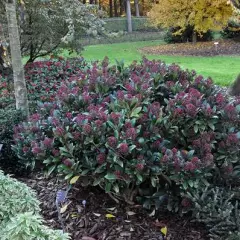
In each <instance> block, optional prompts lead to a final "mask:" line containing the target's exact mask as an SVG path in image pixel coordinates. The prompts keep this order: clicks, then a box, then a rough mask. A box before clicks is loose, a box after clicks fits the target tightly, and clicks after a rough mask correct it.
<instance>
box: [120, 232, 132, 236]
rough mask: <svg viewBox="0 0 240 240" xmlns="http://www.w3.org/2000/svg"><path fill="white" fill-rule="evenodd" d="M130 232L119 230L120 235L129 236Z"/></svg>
mask: <svg viewBox="0 0 240 240" xmlns="http://www.w3.org/2000/svg"><path fill="white" fill-rule="evenodd" d="M131 235H132V234H131V233H130V232H121V233H120V236H121V237H130V236H131Z"/></svg>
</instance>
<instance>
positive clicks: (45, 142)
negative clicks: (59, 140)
mask: <svg viewBox="0 0 240 240" xmlns="http://www.w3.org/2000/svg"><path fill="white" fill-rule="evenodd" d="M43 145H44V146H45V147H46V148H51V147H52V145H53V139H51V138H48V137H45V138H44V140H43Z"/></svg>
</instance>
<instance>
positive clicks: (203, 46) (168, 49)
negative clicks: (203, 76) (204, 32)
mask: <svg viewBox="0 0 240 240" xmlns="http://www.w3.org/2000/svg"><path fill="white" fill-rule="evenodd" d="M139 50H140V52H141V53H143V54H157V55H176V56H177V55H178V56H217V55H236V56H239V55H240V41H238V40H235V41H234V40H216V41H211V42H198V43H196V44H193V43H176V44H163V45H159V46H154V47H144V48H141V49H139Z"/></svg>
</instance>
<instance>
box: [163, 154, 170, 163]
mask: <svg viewBox="0 0 240 240" xmlns="http://www.w3.org/2000/svg"><path fill="white" fill-rule="evenodd" d="M168 161H169V157H168V156H167V155H164V156H163V157H162V159H161V162H162V163H167V162H168Z"/></svg>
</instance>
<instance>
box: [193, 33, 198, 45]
mask: <svg viewBox="0 0 240 240" xmlns="http://www.w3.org/2000/svg"><path fill="white" fill-rule="evenodd" d="M192 42H193V43H196V42H197V33H196V32H195V31H193V33H192Z"/></svg>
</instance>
